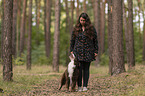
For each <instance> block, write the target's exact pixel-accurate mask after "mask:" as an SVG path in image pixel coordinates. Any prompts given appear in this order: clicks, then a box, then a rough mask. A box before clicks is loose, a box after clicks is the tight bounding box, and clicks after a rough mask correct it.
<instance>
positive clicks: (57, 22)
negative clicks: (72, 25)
mask: <svg viewBox="0 0 145 96" xmlns="http://www.w3.org/2000/svg"><path fill="white" fill-rule="evenodd" d="M59 34H60V0H56V2H55V32H54V38H55V39H54V45H53V71H55V72H59Z"/></svg>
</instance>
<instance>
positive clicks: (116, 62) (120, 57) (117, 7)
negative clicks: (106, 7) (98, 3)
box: [111, 0, 125, 75]
mask: <svg viewBox="0 0 145 96" xmlns="http://www.w3.org/2000/svg"><path fill="white" fill-rule="evenodd" d="M122 11H123V10H122V0H113V1H112V18H113V20H112V24H113V29H112V32H113V34H112V38H113V43H112V46H113V54H112V57H113V64H112V70H111V71H112V72H111V75H117V74H119V73H122V72H125V65H124V52H123V24H122V23H123V22H122V19H123V18H122V16H123V14H122V13H123V12H122Z"/></svg>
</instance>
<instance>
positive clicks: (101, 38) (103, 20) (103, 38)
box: [100, 1, 105, 55]
mask: <svg viewBox="0 0 145 96" xmlns="http://www.w3.org/2000/svg"><path fill="white" fill-rule="evenodd" d="M101 5H102V6H101V16H100V19H101V28H100V47H101V48H100V49H101V50H100V54H101V55H102V54H103V53H104V52H105V2H104V1H102V2H101Z"/></svg>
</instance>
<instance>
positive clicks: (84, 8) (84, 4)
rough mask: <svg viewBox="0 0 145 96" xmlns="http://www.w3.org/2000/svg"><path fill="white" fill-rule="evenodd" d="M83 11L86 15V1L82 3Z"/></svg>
mask: <svg viewBox="0 0 145 96" xmlns="http://www.w3.org/2000/svg"><path fill="white" fill-rule="evenodd" d="M83 10H84V12H85V13H87V5H86V0H84V2H83Z"/></svg>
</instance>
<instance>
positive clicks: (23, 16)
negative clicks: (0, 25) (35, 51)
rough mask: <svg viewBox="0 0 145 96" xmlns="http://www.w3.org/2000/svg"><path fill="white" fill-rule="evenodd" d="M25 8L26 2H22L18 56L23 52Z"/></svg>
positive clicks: (25, 0)
mask: <svg viewBox="0 0 145 96" xmlns="http://www.w3.org/2000/svg"><path fill="white" fill-rule="evenodd" d="M26 7H27V0H24V1H23V15H22V19H21V28H20V56H21V54H22V53H23V52H24V39H25V23H26V22H25V20H26Z"/></svg>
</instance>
